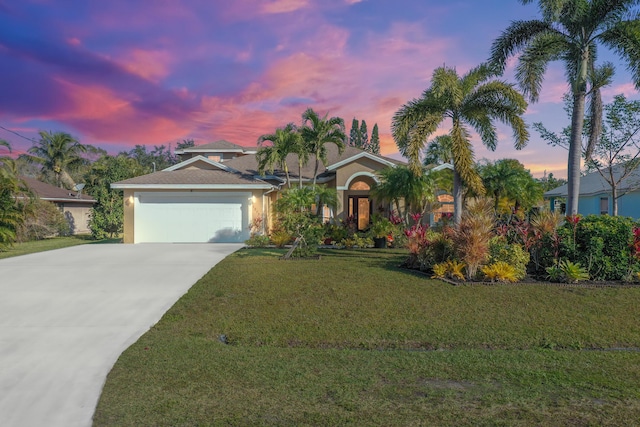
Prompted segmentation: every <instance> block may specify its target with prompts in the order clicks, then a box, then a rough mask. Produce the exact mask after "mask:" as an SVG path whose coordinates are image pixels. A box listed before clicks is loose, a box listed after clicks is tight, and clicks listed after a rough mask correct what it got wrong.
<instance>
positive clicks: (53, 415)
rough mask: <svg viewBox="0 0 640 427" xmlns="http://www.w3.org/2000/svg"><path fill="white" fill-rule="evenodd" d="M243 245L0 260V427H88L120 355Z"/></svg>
mask: <svg viewBox="0 0 640 427" xmlns="http://www.w3.org/2000/svg"><path fill="white" fill-rule="evenodd" d="M240 247H242V245H241V244H141V245H122V244H94V245H82V246H75V247H72V248H66V249H59V250H55V251H49V252H42V253H38V254H33V255H25V256H20V257H15V258H8V259H3V260H0V426H3V427H8V426H17V427H31V426H48V427H55V426H60V427H70V426H90V425H91V422H92V421H91V419H92V416H93V413H94V410H95V407H96V404H97V402H98V398H99V396H100V392H101V390H102V386H103V384H104V381H105V378H106V376H107V374H108V373H109V371H110V370H111V368H112V367H113V364H114V363H115V362H116V360H117V359H118V357H119V356H120V354H121V353H122V352H123V351H124V350H125V349H126V348H127V347H129V346H130V345H131V344H133V343H134V342H135V341H136V340H137V339H138V338H139V337H140V336H141V335H142V334H143V333H145V332H146V331H147V330H148V329H149V328H150V327H151V326H153V325H154V324H155V323H156V322H157V321H158V320H160V318H161V317H162V315H163V314H164V313H165V312H166V311H167V310H168V309H169V308H170V307H171V306H172V305H173V304H174V303H175V302H176V301H177V300H178V299H179V298H180V297H181V296H182V295H183V294H184V293H185V292H186V291H187V290H189V288H190V287H191V286H192V285H193V284H194V283H195V282H196V281H197V280H198V279H200V278H201V277H202V276H203V275H204V274H205V273H206V272H207V271H209V269H211V267H213V266H214V265H215V264H216V263H218V262H219V261H220V260H222V259H223V258H224V257H226V256H227V255H229V254H231V253H233V252H234V251H236V250H238V249H239V248H240Z"/></svg>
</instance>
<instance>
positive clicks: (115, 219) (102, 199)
mask: <svg viewBox="0 0 640 427" xmlns="http://www.w3.org/2000/svg"><path fill="white" fill-rule="evenodd" d="M145 170H146V169H145V168H144V167H143V166H142V165H140V163H138V161H137V160H135V159H133V158H130V157H126V156H124V155H118V156H116V157H113V156H104V157H102V158H101V159H99V160H98V161H96V162H95V163H93V164H92V165H91V169H90V170H89V172H88V173H87V175H86V176H85V180H86V183H87V186H86V190H85V191H86V192H87V194H89V195H90V196H91V197H93V198H94V199H96V201H97V203H96V204H95V206H94V207H93V211H92V214H91V219H90V220H89V228H91V234H92V236H93V237H94V238H96V239H104V238H106V237H111V238H112V237H114V236H115V235H117V234H119V233H121V232H122V230H123V225H124V206H123V198H122V191H120V190H112V189H111V183H114V182H117V181H121V180H124V179H127V178H133V177H135V176H139V175H142V174H144V173H145Z"/></svg>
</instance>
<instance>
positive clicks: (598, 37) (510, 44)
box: [491, 0, 640, 215]
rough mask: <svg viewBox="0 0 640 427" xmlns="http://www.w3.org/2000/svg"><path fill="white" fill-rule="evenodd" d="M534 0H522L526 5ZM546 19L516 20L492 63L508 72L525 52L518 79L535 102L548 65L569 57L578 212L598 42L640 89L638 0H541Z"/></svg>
mask: <svg viewBox="0 0 640 427" xmlns="http://www.w3.org/2000/svg"><path fill="white" fill-rule="evenodd" d="M533 1H534V0H521V2H522V3H523V4H529V3H532V2H533ZM537 3H538V8H539V10H540V12H541V14H542V19H541V20H530V21H514V22H512V23H511V25H509V27H507V29H506V30H505V31H504V32H503V33H502V34H501V35H500V36H499V37H498V38H497V39H496V40H495V41H494V42H493V45H492V48H491V62H492V64H495V66H496V67H497V69H498V70H499V71H500V72H502V71H504V69H505V66H506V62H507V60H508V59H509V58H510V57H511V56H514V55H517V54H520V56H519V58H518V66H517V69H516V79H517V81H518V83H519V84H520V87H521V88H522V89H523V91H524V92H525V94H526V95H528V96H529V98H530V99H531V101H534V102H535V101H537V99H538V96H539V93H540V88H541V87H542V81H543V77H544V73H545V71H546V68H547V65H548V63H549V62H550V61H554V60H560V61H562V62H564V66H565V72H566V75H567V79H568V82H569V85H570V87H571V96H572V113H571V136H570V143H569V156H568V161H567V169H568V178H569V195H568V200H567V209H568V212H567V213H568V214H570V215H575V214H577V212H578V197H579V194H580V160H581V157H582V141H581V139H582V131H583V124H584V114H585V103H586V97H587V93H588V90H587V89H588V77H589V74H590V73H591V72H593V71H594V69H595V67H594V62H595V59H596V55H597V47H598V45H604V46H606V47H608V48H609V49H611V50H613V51H614V52H615V53H616V54H618V56H619V57H621V58H622V59H623V60H624V61H626V63H627V66H628V68H629V70H630V71H631V73H632V78H633V81H634V84H635V86H636V88H640V37H638V33H639V32H640V21H639V20H638V12H637V11H636V10H634V8H633V6H635V5H636V4H637V3H638V1H635V0H615V1H613V0H608V1H607V0H590V1H589V0H538V2H537Z"/></svg>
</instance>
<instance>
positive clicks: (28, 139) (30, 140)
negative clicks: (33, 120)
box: [0, 125, 37, 142]
mask: <svg viewBox="0 0 640 427" xmlns="http://www.w3.org/2000/svg"><path fill="white" fill-rule="evenodd" d="M0 129H4V130H6V131H7V132H11V133H12V134H14V135H16V136H19V137H20V138H24V139H26V140H27V141H29V142H37V141H36V140H35V139H33V138H27V137H26V136H24V135H21V134H19V133H18V132H16V131H13V130H11V129H7V128H6V127H4V126H2V125H0Z"/></svg>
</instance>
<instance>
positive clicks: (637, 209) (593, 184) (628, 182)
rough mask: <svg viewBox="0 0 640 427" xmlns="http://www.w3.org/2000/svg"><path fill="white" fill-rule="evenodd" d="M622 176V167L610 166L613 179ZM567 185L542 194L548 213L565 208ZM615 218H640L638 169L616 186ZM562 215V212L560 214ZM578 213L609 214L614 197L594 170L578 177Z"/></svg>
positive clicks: (639, 176)
mask: <svg viewBox="0 0 640 427" xmlns="http://www.w3.org/2000/svg"><path fill="white" fill-rule="evenodd" d="M621 173H622V167H621V166H617V167H616V166H614V167H613V175H614V177H615V179H616V180H618V179H619V177H620V176H621ZM568 190H569V187H568V185H567V184H565V185H562V186H560V187H558V188H554V189H553V190H549V191H547V192H546V193H544V198H545V199H547V200H548V201H549V204H550V208H551V210H559V209H560V210H561V209H564V201H565V200H566V198H567V196H568V194H569V192H568ZM617 192H618V194H619V195H620V194H622V196H619V197H618V215H620V216H628V217H632V218H639V217H640V170H637V171H635V172H633V173H631V174H630V175H629V176H627V177H626V178H625V179H623V180H622V181H621V182H620V184H618V189H617ZM562 213H564V210H563V211H562ZM578 213H579V214H581V215H611V214H612V213H613V196H612V193H611V186H610V185H609V183H608V182H607V181H606V180H605V179H604V178H603V177H602V176H601V175H600V174H599V173H598V172H597V171H596V172H592V173H589V174H587V175H585V176H583V177H581V178H580V198H579V199H578Z"/></svg>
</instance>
